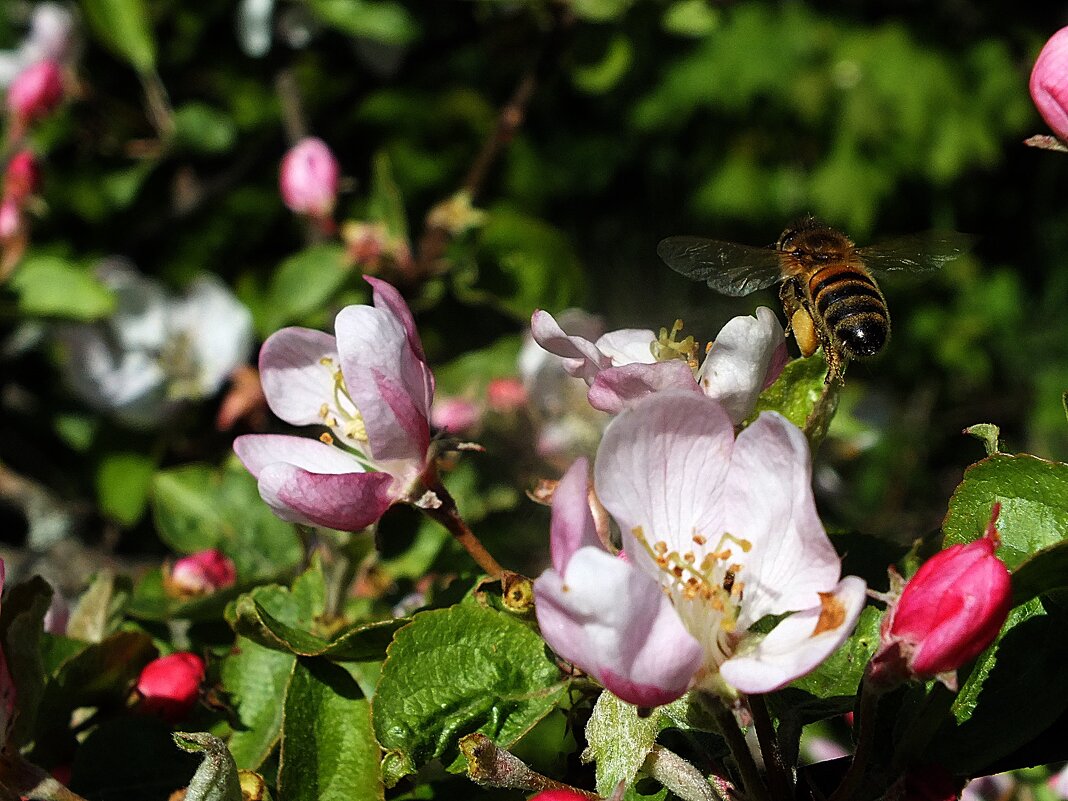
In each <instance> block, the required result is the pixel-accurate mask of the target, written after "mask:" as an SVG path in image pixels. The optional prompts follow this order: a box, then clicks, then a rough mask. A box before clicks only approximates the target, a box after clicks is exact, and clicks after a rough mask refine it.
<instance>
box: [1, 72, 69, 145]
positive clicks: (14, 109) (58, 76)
mask: <svg viewBox="0 0 1068 801" xmlns="http://www.w3.org/2000/svg"><path fill="white" fill-rule="evenodd" d="M62 99H63V72H62V70H61V69H60V66H59V64H57V63H56V62H55V61H53V60H51V59H44V60H42V61H38V62H37V63H36V64H31V65H30V66H29V67H26V69H24V70H22V72H20V73H19V74H18V75H16V76H15V80H14V81H12V82H11V86H9V87H8V89H7V108H8V111H9V112H11V114H12V115H13V117H14V118H15V124H16V126H17V127H18V128H19V129H20V130H22V129H24V128H25V126H26V125H28V124H29V123H31V122H33V121H35V120H38V119H40V118H41V117H45V116H47V115H48V114H50V113H51V112H52V111H53V110H54V109H55V108H56V106H58V105H59V102H60V101H61V100H62Z"/></svg>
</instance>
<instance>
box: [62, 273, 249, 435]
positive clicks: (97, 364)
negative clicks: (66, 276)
mask: <svg viewBox="0 0 1068 801" xmlns="http://www.w3.org/2000/svg"><path fill="white" fill-rule="evenodd" d="M96 274H97V277H99V278H100V280H101V281H102V282H103V283H104V284H105V285H107V286H108V287H109V288H110V289H111V290H112V292H114V293H115V295H116V300H117V303H116V309H115V312H114V313H113V314H112V316H111V317H110V318H109V319H107V320H105V321H102V322H99V323H88V324H69V325H66V326H63V327H61V328H59V329H58V331H57V337H58V339H59V341H60V345H61V346H62V348H63V350H64V351H65V359H64V363H63V368H64V376H65V378H66V381H67V384H68V386H69V387H70V388H71V389H72V390H73V391H74V392H75V393H76V394H77V395H79V396H80V397H81V398H82V399H83V400H85V401H86V402H87V403H89V404H90V405H91V406H93V407H95V408H97V409H100V410H101V411H105V412H108V413H110V414H112V415H114V416H115V417H116V418H117V419H118V420H120V421H121V422H123V423H125V424H126V425H129V426H132V427H135V428H146V427H151V426H154V425H158V424H159V423H160V422H161V421H163V420H164V419H166V418H167V417H168V416H169V415H171V414H173V413H174V411H176V410H177V408H178V407H180V406H181V405H182V403H184V402H186V401H191V400H198V399H201V398H205V397H208V396H211V395H214V394H215V393H216V392H217V391H218V390H219V388H220V387H221V386H222V384H223V382H224V381H226V379H227V377H228V376H229V375H230V374H231V373H232V372H233V370H234V369H235V368H236V367H238V366H240V365H242V364H244V363H245V360H246V358H247V356H248V353H249V350H250V349H251V347H252V315H251V314H250V313H249V311H248V309H246V308H245V307H244V305H242V304H241V302H240V301H238V299H237V298H236V297H234V295H233V294H232V293H231V292H230V290H229V289H228V288H227V287H226V286H224V285H223V284H222V283H221V282H220V281H219V280H218V279H217V278H215V277H214V276H208V275H205V276H201V277H200V278H198V279H196V280H195V281H194V282H193V283H192V284H191V285H190V286H189V288H188V289H187V290H186V292H185V293H184V295H182V296H180V297H172V296H170V295H168V293H167V292H165V291H164V288H163V287H162V286H161V285H160V284H158V283H157V282H156V281H154V280H152V279H150V278H147V277H146V276H143V275H141V274H140V273H139V272H137V270H136V269H135V268H134V267H133V266H132V265H129V264H128V263H126V262H124V261H122V260H118V259H110V260H107V261H105V262H103V263H102V264H101V265H100V266H99V267H98V268H97V270H96Z"/></svg>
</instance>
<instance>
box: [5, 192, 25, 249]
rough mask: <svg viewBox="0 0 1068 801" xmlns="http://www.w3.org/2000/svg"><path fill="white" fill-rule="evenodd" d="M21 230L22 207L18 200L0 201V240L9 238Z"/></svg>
mask: <svg viewBox="0 0 1068 801" xmlns="http://www.w3.org/2000/svg"><path fill="white" fill-rule="evenodd" d="M21 230H22V209H21V208H19V204H18V201H15V200H11V199H10V198H5V199H4V200H2V201H0V241H2V240H6V239H11V238H12V237H14V236H15V235H16V234H18V233H19V231H21Z"/></svg>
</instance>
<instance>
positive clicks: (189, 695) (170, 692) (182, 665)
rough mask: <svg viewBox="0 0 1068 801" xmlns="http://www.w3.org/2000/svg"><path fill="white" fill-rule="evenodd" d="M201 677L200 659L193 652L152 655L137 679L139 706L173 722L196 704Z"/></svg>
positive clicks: (202, 676)
mask: <svg viewBox="0 0 1068 801" xmlns="http://www.w3.org/2000/svg"><path fill="white" fill-rule="evenodd" d="M202 681H204V660H203V659H201V658H200V657H199V656H197V655H196V654H191V653H188V652H186V651H179V652H177V653H173V654H170V655H169V656H163V657H160V658H159V659H153V660H152V661H151V662H149V663H148V664H147V665H145V667H144V668H143V669H142V670H141V675H140V677H138V679H137V692H138V694H139V695H140V696H141V706H140V708H141V709H142V710H143V711H145V712H147V713H149V714H152V715H156V716H157V717H160V718H163V719H164V720H166V721H168V722H170V723H174V722H177V721H179V720H181V719H182V718H184V717H185V716H186V715H188V714H189V711H190V710H191V709H192V708H193V706H194V705H195V704H196V702H197V698H198V697H199V695H200V683H201V682H202Z"/></svg>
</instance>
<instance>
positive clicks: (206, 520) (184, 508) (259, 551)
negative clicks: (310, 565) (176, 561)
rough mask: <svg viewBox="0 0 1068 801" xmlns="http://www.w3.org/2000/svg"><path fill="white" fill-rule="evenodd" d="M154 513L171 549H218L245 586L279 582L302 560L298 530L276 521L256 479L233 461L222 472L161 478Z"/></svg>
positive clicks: (195, 468) (192, 469)
mask: <svg viewBox="0 0 1068 801" xmlns="http://www.w3.org/2000/svg"><path fill="white" fill-rule="evenodd" d="M152 511H153V517H154V519H155V523H156V529H157V530H158V532H159V536H160V539H162V540H163V541H164V542H165V543H166V544H167V545H168V546H170V547H171V548H173V549H174V550H175V551H178V552H179V553H194V552H196V551H202V550H204V549H206V548H219V549H220V550H221V551H223V552H224V553H225V554H226V555H227V556H229V557H230V558H231V559H233V560H234V565H235V567H236V568H237V575H238V577H239V579H240V580H241V581H244V582H252V581H255V580H270V579H274V578H277V577H278V576H279V575H281V574H282V573H285V572H287V571H290V570H292V569H293V568H294V567H295V566H296V565H297V564H298V563H299V562H300V559H301V557H302V555H303V549H302V548H301V544H300V539H299V537H298V536H297V532H296V529H295V528H294V527H293V526H292V524H290V523H286V522H285V521H284V520H280V519H278V518H277V517H275V516H274V514H273V513H272V512H271V510H270V508H269V507H268V506H267V505H266V504H265V503H264V502H263V500H262V499H261V498H260V495H259V491H258V490H257V488H256V479H255V478H253V477H252V476H251V475H249V473H248V472H247V471H246V470H245V469H244V468H243V467H241V466H240V465H239V464H237V463H235V462H233V461H231V462H230V463H229V464H228V465H227V466H226V467H224V468H223V469H221V470H219V469H214V468H210V467H207V466H204V465H186V466H184V467H177V468H174V469H171V470H161V471H159V472H157V473H156V476H155V479H154V481H153V485H152Z"/></svg>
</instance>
